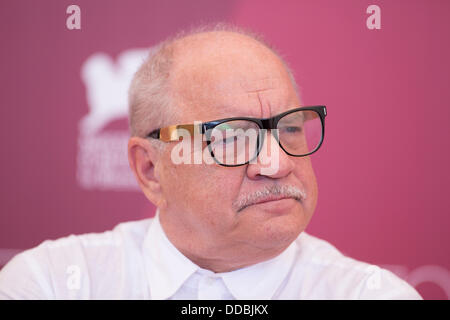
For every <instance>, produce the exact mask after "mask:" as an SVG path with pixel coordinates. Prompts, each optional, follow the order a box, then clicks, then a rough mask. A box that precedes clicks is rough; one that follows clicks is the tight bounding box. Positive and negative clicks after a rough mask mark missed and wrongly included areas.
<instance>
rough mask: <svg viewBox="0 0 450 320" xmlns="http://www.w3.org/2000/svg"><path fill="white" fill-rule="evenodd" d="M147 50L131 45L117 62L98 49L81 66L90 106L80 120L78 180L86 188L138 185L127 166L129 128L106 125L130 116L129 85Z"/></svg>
mask: <svg viewBox="0 0 450 320" xmlns="http://www.w3.org/2000/svg"><path fill="white" fill-rule="evenodd" d="M148 53H149V50H148V49H130V50H127V51H124V52H122V54H120V55H119V56H118V58H117V60H116V62H115V61H114V60H113V59H112V58H111V57H110V56H108V55H106V54H104V53H95V54H93V55H92V56H90V57H89V58H88V59H87V60H86V61H85V62H84V64H83V65H82V67H81V78H82V81H83V82H84V84H85V87H86V98H87V104H88V107H89V112H88V113H87V114H86V115H85V116H84V117H83V118H82V119H81V120H80V122H79V136H78V155H77V180H78V183H79V184H80V185H81V186H82V187H83V188H86V189H103V190H108V189H109V190H135V189H137V188H138V186H137V183H136V181H135V179H134V177H133V175H132V172H131V170H130V169H129V166H128V156H127V143H128V138H129V133H128V130H110V129H107V128H106V127H107V125H108V124H109V123H112V122H113V121H117V120H124V119H126V118H127V115H128V101H127V100H128V94H127V93H128V87H129V85H130V83H131V79H132V77H133V75H134V73H135V72H136V70H137V69H138V68H139V66H140V64H141V63H142V61H144V59H145V57H146V56H147V55H148Z"/></svg>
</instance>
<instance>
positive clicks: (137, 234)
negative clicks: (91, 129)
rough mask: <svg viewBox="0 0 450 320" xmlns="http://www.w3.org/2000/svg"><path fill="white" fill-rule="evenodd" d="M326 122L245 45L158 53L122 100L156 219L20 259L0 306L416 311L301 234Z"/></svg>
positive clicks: (230, 42)
mask: <svg viewBox="0 0 450 320" xmlns="http://www.w3.org/2000/svg"><path fill="white" fill-rule="evenodd" d="M325 116H326V108H325V107H324V106H302V104H301V102H300V100H299V95H298V92H297V89H296V84H295V81H294V78H293V76H292V73H291V72H290V71H289V69H288V67H287V65H286V64H285V62H284V61H283V60H282V59H281V58H280V56H279V55H278V54H277V53H276V52H275V51H274V50H273V49H271V48H270V47H269V46H268V45H267V44H265V43H264V42H262V41H261V40H259V39H258V38H257V37H255V36H253V35H251V34H248V33H245V32H243V31H240V30H236V29H235V28H231V27H223V26H216V27H214V28H210V29H203V30H196V31H195V32H190V33H187V34H182V35H180V36H177V37H175V38H172V39H169V40H166V41H165V42H163V43H162V44H161V45H159V46H158V47H157V49H156V52H154V54H153V55H151V56H150V57H149V58H148V60H147V61H145V62H144V64H143V65H142V66H141V68H140V69H139V70H138V72H137V73H136V75H135V77H134V80H133V82H132V84H131V88H130V128H131V134H132V137H131V138H130V140H129V144H128V155H129V162H130V166H131V168H132V170H133V172H134V174H135V177H136V179H137V181H138V183H139V186H140V188H141V189H142V191H143V192H144V194H145V196H146V197H147V198H148V199H149V200H150V201H151V202H153V203H154V204H156V206H157V207H158V210H157V212H156V216H155V217H154V218H152V219H147V220H142V221H136V222H127V223H122V224H120V225H119V226H117V227H116V228H115V229H114V230H113V231H110V232H106V233H102V234H88V235H81V236H70V237H68V238H64V239H60V240H56V241H46V242H44V243H42V244H41V245H40V246H38V247H37V248H34V249H32V250H29V251H26V252H24V253H22V254H19V255H18V256H16V257H15V258H14V259H13V260H12V261H11V262H10V263H9V264H8V265H7V266H6V267H5V268H4V270H3V271H2V272H1V273H0V297H2V298H63V299H65V298H83V299H85V298H87V299H89V298H94V299H96V298H106V299H109V298H112V299H121V298H126V299H130V298H131V299H372V298H375V299H420V296H419V295H418V293H417V292H416V291H415V290H414V289H413V288H412V287H410V286H409V285H408V284H407V283H406V282H404V281H403V280H401V279H399V278H397V277H396V276H394V275H393V274H392V273H391V272H389V271H387V270H383V269H381V268H378V267H376V266H373V265H369V264H366V263H363V262H358V261H355V260H353V259H351V258H348V257H345V256H343V255H342V254H341V253H340V252H339V251H338V250H337V249H335V248H334V247H333V246H332V245H330V244H329V243H327V242H325V241H323V240H320V239H317V238H315V237H313V236H311V235H308V234H307V233H305V232H304V230H305V228H306V226H307V225H308V222H309V221H310V219H311V217H312V215H313V212H314V209H315V207H316V203H317V194H318V190H317V183H316V178H315V175H314V172H313V168H312V166H311V160H310V158H309V155H310V154H311V153H313V152H315V151H317V150H318V149H319V147H320V146H321V144H322V142H323V136H324V125H325ZM269 149H270V150H269ZM180 159H181V160H180Z"/></svg>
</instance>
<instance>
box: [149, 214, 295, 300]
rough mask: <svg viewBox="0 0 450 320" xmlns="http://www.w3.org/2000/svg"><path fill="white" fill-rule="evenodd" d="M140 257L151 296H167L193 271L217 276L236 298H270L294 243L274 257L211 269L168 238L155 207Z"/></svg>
mask: <svg viewBox="0 0 450 320" xmlns="http://www.w3.org/2000/svg"><path fill="white" fill-rule="evenodd" d="M143 250H144V261H145V265H146V272H147V277H148V281H149V285H150V293H151V297H152V299H158V300H161V299H167V298H169V297H171V296H172V295H173V294H175V293H176V292H177V290H178V289H179V288H180V287H181V286H183V284H184V283H185V282H186V281H187V280H188V278H189V277H191V276H192V275H193V274H194V273H196V272H199V273H200V274H206V275H209V276H212V277H221V278H222V279H223V281H224V283H225V285H226V287H227V288H228V290H229V291H230V293H231V294H232V295H233V296H234V297H235V298H236V299H239V300H254V299H262V300H268V299H271V298H272V297H273V296H274V294H275V293H276V291H277V289H278V288H279V287H280V286H281V284H282V282H283V280H284V279H285V278H286V277H287V275H288V273H289V271H290V269H291V267H292V265H293V263H294V259H295V252H296V243H295V241H294V242H292V243H291V244H290V245H289V247H288V248H287V249H286V250H284V251H283V252H282V253H281V254H279V255H278V256H277V257H275V258H273V259H270V260H267V261H264V262H260V263H257V264H254V265H252V266H249V267H245V268H242V269H238V270H235V271H231V272H223V273H214V272H212V271H209V270H205V269H202V268H200V267H199V266H197V265H196V264H195V263H193V262H192V261H190V260H189V259H188V258H186V257H185V256H184V255H183V254H182V253H181V252H180V251H178V249H177V248H176V247H175V246H174V245H173V244H172V243H171V242H170V241H169V239H168V238H167V236H166V235H165V233H164V230H163V229H162V227H161V223H160V220H159V211H158V210H157V212H156V215H155V218H154V219H153V222H152V223H151V226H150V228H149V230H148V234H147V236H146V239H145V240H144V244H143Z"/></svg>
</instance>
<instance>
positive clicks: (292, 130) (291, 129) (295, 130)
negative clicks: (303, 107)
mask: <svg viewBox="0 0 450 320" xmlns="http://www.w3.org/2000/svg"><path fill="white" fill-rule="evenodd" d="M282 130H283V132H286V133H300V132H302V127H285V128H283V129H282Z"/></svg>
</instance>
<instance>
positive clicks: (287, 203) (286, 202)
mask: <svg viewBox="0 0 450 320" xmlns="http://www.w3.org/2000/svg"><path fill="white" fill-rule="evenodd" d="M296 204H298V201H297V200H295V199H292V198H289V199H280V200H273V201H267V202H261V203H257V204H254V205H252V206H250V207H255V208H260V209H262V210H264V211H268V212H271V213H278V214H283V213H287V212H288V211H289V210H290V209H292V208H293V207H294V206H295V205H296Z"/></svg>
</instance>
